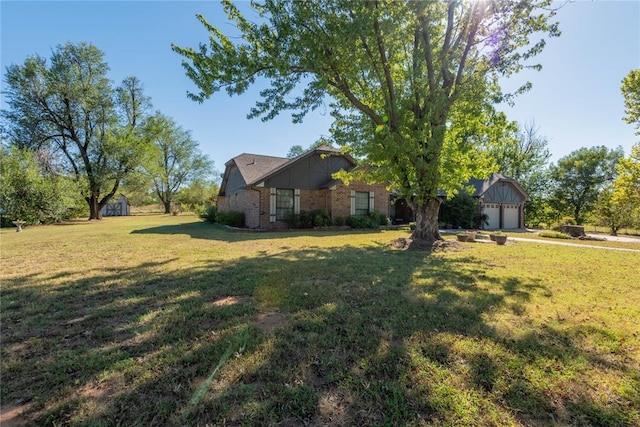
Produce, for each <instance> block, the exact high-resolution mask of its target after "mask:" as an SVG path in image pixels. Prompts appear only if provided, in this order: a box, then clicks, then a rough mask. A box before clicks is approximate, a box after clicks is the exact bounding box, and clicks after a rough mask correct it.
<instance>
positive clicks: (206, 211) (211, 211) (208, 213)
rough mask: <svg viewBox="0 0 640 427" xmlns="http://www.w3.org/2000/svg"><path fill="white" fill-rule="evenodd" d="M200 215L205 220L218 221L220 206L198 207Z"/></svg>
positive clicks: (197, 211)
mask: <svg viewBox="0 0 640 427" xmlns="http://www.w3.org/2000/svg"><path fill="white" fill-rule="evenodd" d="M196 213H197V214H198V216H199V217H200V218H202V219H204V220H205V221H208V222H211V223H214V222H216V216H217V214H218V208H216V207H215V206H207V207H206V208H205V207H204V206H203V207H202V208H198V209H197V210H196Z"/></svg>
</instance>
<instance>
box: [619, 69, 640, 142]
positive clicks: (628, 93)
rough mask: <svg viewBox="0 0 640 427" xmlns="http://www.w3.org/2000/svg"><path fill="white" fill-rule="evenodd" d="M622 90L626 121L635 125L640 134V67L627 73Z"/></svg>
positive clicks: (637, 132)
mask: <svg viewBox="0 0 640 427" xmlns="http://www.w3.org/2000/svg"><path fill="white" fill-rule="evenodd" d="M620 90H622V95H623V96H624V107H625V111H624V112H625V113H626V117H625V118H624V121H625V122H627V123H630V124H633V125H635V127H636V134H637V135H640V69H637V70H631V71H630V72H629V74H627V76H626V77H625V78H624V79H623V80H622V86H621V88H620Z"/></svg>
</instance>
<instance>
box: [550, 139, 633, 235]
mask: <svg viewBox="0 0 640 427" xmlns="http://www.w3.org/2000/svg"><path fill="white" fill-rule="evenodd" d="M622 157H623V151H622V147H618V148H617V149H615V150H610V149H608V148H607V147H605V146H599V147H591V148H580V149H579V150H576V151H574V152H572V153H570V154H569V155H567V156H565V157H563V158H561V159H560V160H559V161H558V164H557V166H556V165H551V167H550V177H551V179H552V185H553V190H552V203H553V205H554V207H555V208H556V210H557V211H558V212H559V213H561V214H569V215H571V216H572V217H573V218H574V219H575V221H576V223H578V224H582V223H583V222H584V218H585V216H586V215H587V213H589V212H590V211H591V210H592V209H593V207H594V204H595V202H596V201H597V199H598V196H599V195H600V192H601V191H602V190H603V189H604V188H605V187H606V186H608V185H609V184H610V183H611V182H612V181H613V180H614V178H615V174H616V167H617V164H618V162H619V160H620V159H621V158H622Z"/></svg>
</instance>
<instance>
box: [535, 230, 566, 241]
mask: <svg viewBox="0 0 640 427" xmlns="http://www.w3.org/2000/svg"><path fill="white" fill-rule="evenodd" d="M538 236H540V237H551V238H552V239H571V236H569V235H568V234H565V233H561V232H559V231H551V230H547V231H541V232H540V233H538Z"/></svg>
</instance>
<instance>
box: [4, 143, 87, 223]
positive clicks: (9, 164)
mask: <svg viewBox="0 0 640 427" xmlns="http://www.w3.org/2000/svg"><path fill="white" fill-rule="evenodd" d="M38 154H39V155H40V161H41V162H42V157H41V156H42V154H43V153H34V152H32V151H30V150H26V149H23V150H21V149H18V148H16V147H10V148H5V147H0V182H2V185H1V186H0V210H1V214H2V215H1V216H2V226H3V227H8V226H9V227H10V226H12V225H11V222H12V221H14V220H23V221H26V223H27V224H42V223H44V224H47V223H54V222H58V221H61V220H65V219H70V218H75V217H77V216H79V215H82V214H84V213H85V212H86V205H84V206H83V201H82V200H81V199H80V198H79V197H78V191H77V188H75V186H74V183H73V182H72V180H70V179H68V178H67V177H65V176H63V175H61V174H58V173H56V172H55V171H53V170H49V171H47V170H43V169H42V166H45V165H41V164H39V160H38ZM48 166H51V165H48Z"/></svg>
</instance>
